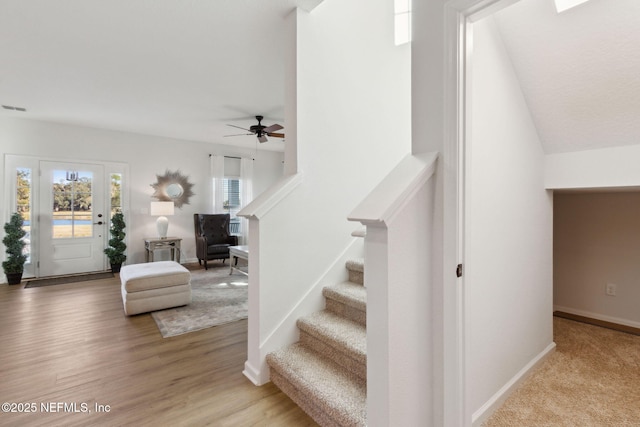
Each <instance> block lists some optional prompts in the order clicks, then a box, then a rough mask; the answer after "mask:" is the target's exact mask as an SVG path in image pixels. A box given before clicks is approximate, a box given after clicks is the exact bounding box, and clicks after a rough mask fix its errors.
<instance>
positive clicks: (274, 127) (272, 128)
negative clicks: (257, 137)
mask: <svg viewBox="0 0 640 427" xmlns="http://www.w3.org/2000/svg"><path fill="white" fill-rule="evenodd" d="M280 129H284V128H283V127H282V126H280V125H271V126H267V127H266V128H264V129H262V130H263V132H266V133H271V132H275V131H277V130H280Z"/></svg>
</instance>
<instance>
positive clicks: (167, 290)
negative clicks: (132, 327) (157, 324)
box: [120, 261, 191, 316]
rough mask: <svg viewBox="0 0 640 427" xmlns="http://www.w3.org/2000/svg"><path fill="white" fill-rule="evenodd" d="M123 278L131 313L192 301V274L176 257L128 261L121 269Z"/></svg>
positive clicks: (125, 302)
mask: <svg viewBox="0 0 640 427" xmlns="http://www.w3.org/2000/svg"><path fill="white" fill-rule="evenodd" d="M120 282H121V283H122V304H123V305H124V312H125V314H126V315H128V316H131V315H133V314H138V313H146V312H149V311H155V310H162V309H165V308H171V307H178V306H180V305H186V304H189V303H190V302H191V274H190V273H189V270H187V269H186V268H184V267H183V266H181V265H180V264H178V263H177V262H174V261H159V262H148V263H145V264H132V265H125V266H123V267H122V269H121V270H120Z"/></svg>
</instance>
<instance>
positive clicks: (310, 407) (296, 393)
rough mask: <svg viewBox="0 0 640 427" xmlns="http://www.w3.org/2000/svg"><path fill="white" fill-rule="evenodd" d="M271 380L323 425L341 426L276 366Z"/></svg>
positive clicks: (326, 426) (272, 369)
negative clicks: (281, 373)
mask: <svg viewBox="0 0 640 427" xmlns="http://www.w3.org/2000/svg"><path fill="white" fill-rule="evenodd" d="M271 381H272V382H273V383H274V384H275V385H276V386H277V387H278V388H279V389H280V390H282V392H283V393H284V394H286V395H287V396H289V398H291V400H293V401H294V402H295V403H296V404H297V405H298V406H299V407H301V408H302V410H303V411H304V412H306V413H307V414H308V415H309V416H310V417H311V418H313V419H314V420H315V422H317V423H318V424H320V425H321V426H322V427H341V424H340V423H338V422H336V421H335V420H334V419H332V418H331V417H330V416H329V415H328V413H327V411H323V410H321V408H319V407H318V406H317V405H316V404H315V402H314V400H313V399H309V398H308V397H307V396H306V395H305V394H304V393H301V392H300V390H298V389H297V388H296V387H295V386H294V385H293V384H291V382H289V381H288V380H287V379H286V378H285V377H284V376H282V375H280V373H279V372H278V371H277V370H276V369H274V368H271Z"/></svg>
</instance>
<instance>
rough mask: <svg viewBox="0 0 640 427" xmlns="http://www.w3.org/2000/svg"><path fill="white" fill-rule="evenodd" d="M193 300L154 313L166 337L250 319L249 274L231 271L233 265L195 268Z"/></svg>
mask: <svg viewBox="0 0 640 427" xmlns="http://www.w3.org/2000/svg"><path fill="white" fill-rule="evenodd" d="M191 298H192V301H191V304H189V305H185V306H182V307H175V308H170V309H166V310H160V311H155V312H153V313H152V314H151V315H152V316H153V319H154V320H155V321H156V324H157V325H158V329H159V330H160V333H161V334H162V336H163V337H164V338H168V337H173V336H176V335H180V334H185V333H188V332H193V331H198V330H201V329H205V328H210V327H212V326H217V325H222V324H225V323H230V322H235V321H236V320H240V319H246V318H247V316H248V285H247V276H245V275H243V274H240V273H234V274H233V275H229V265H228V264H226V265H224V266H220V267H217V266H216V267H209V270H204V269H198V270H192V271H191Z"/></svg>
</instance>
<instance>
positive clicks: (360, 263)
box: [345, 258, 364, 273]
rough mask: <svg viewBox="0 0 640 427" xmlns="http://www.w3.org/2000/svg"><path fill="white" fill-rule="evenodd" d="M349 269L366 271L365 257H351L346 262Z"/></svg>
mask: <svg viewBox="0 0 640 427" xmlns="http://www.w3.org/2000/svg"><path fill="white" fill-rule="evenodd" d="M345 266H346V267H347V270H352V271H358V272H360V273H363V272H364V258H355V259H350V260H348V261H347V262H346V263H345Z"/></svg>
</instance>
